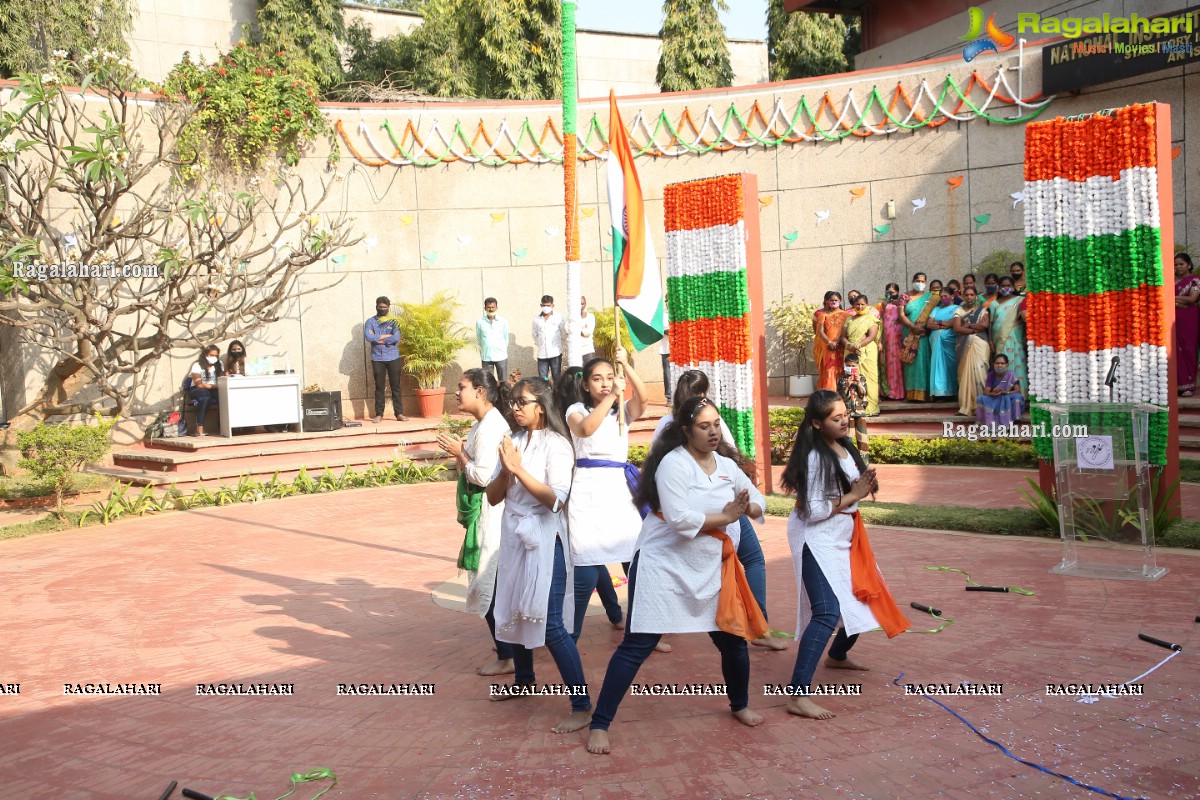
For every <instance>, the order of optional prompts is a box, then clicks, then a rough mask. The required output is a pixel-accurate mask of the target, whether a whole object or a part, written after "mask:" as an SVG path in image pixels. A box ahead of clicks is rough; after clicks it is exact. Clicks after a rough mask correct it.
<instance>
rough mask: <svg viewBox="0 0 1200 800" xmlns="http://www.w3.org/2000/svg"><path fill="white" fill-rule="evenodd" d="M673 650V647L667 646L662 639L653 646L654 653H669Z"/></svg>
mask: <svg viewBox="0 0 1200 800" xmlns="http://www.w3.org/2000/svg"><path fill="white" fill-rule="evenodd" d="M674 649H675V648H674V647H671V645H669V644H667V643H666V642H664V641H663V640H662V639H659V640H658V644H656V645H654V652H656V653H669V652H671V651H672V650H674Z"/></svg>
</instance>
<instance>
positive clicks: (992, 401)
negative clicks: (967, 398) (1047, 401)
mask: <svg viewBox="0 0 1200 800" xmlns="http://www.w3.org/2000/svg"><path fill="white" fill-rule="evenodd" d="M976 404H977V405H976V409H975V419H976V420H978V421H979V422H980V423H981V424H983V425H1011V424H1012V423H1014V422H1016V421H1017V420H1019V419H1020V418H1021V414H1022V412H1023V411H1024V405H1025V404H1024V402H1023V398H1022V397H1021V381H1020V380H1019V379H1018V378H1017V376H1016V373H1014V372H1013V371H1012V370H1011V369H1009V363H1008V356H1006V355H1004V353H996V357H995V358H993V359H992V370H991V372H989V373H988V376H987V382H986V383H985V384H984V387H983V391H982V392H981V393H980V394H979V397H977V398H976Z"/></svg>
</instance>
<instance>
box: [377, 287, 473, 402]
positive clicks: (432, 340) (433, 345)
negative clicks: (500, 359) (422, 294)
mask: <svg viewBox="0 0 1200 800" xmlns="http://www.w3.org/2000/svg"><path fill="white" fill-rule="evenodd" d="M458 307H459V303H457V302H456V301H455V300H454V299H453V298H451V297H450V295H449V294H448V293H447V292H445V291H442V292H438V293H437V294H435V295H434V296H433V297H432V298H431V299H430V300H429V302H427V303H401V304H400V313H399V314H397V315H396V316H395V317H393V318H392V319H395V320H396V323H397V324H398V325H399V326H400V355H402V356H403V357H404V369H405V371H406V372H408V373H409V374H410V375H412V376H413V377H414V378H416V379H417V385H418V386H420V387H421V388H422V389H435V388H437V387H438V386H441V385H442V370H444V369H445V368H446V366H447V365H448V364H450V363H452V362H453V361H454V356H455V355H456V354H457V353H458V351H459V350H461V349H462V348H464V347H466V346H467V345H468V344H470V343H471V342H473V341H474V338H473V337H471V336H469V335H468V334H469V331H467V329H466V328H464V327H462V326H461V325H459V324H458V323H457V322H455V321H454V310H455V309H456V308H458Z"/></svg>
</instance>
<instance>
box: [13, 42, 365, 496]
mask: <svg viewBox="0 0 1200 800" xmlns="http://www.w3.org/2000/svg"><path fill="white" fill-rule="evenodd" d="M87 66H88V68H87V69H85V70H84V71H85V72H86V73H87V78H86V79H85V80H84V81H83V82H82V87H81V88H80V89H77V90H76V89H67V88H66V87H64V86H62V85H61V84H60V83H59V79H58V78H56V77H55V76H54V75H52V74H43V75H25V76H22V77H21V78H20V80H19V84H18V86H17V87H16V88H15V90H13V92H12V94H11V96H10V97H9V98H8V100H7V102H5V103H4V104H3V105H0V325H3V326H8V327H10V328H12V329H14V330H15V332H16V334H17V337H18V338H19V341H20V342H21V344H22V356H23V358H24V359H25V361H26V362H27V363H28V362H29V361H31V360H32V359H33V358H36V357H44V360H45V364H46V367H47V368H48V372H47V374H46V378H45V383H44V385H43V386H42V387H41V388H40V390H39V391H37V392H36V394H35V396H34V397H33V398H32V399H31V400H29V401H28V402H27V403H25V405H24V406H23V407H22V408H20V409H18V410H16V412H15V413H14V414H13V415H12V417H11V419H10V423H11V424H10V427H9V428H8V430H7V431H6V432H5V438H4V440H3V444H2V445H0V466H2V467H3V468H4V470H5V471H6V472H9V473H11V472H12V471H13V468H14V467H15V465H16V461H17V458H18V456H19V453H18V452H17V450H16V446H15V440H16V433H17V432H19V431H22V430H29V429H32V428H33V427H34V426H35V425H36V424H37V422H38V421H39V420H42V419H46V418H49V417H55V416H63V415H72V414H84V413H100V414H102V415H107V416H113V415H122V414H126V413H128V409H129V406H130V403H131V400H132V399H133V398H134V393H135V390H136V388H137V386H138V382H139V375H141V374H143V373H144V372H145V370H147V368H149V367H150V366H151V365H153V364H154V363H155V362H157V361H158V360H159V359H160V358H162V357H163V356H164V355H165V354H167V353H169V352H170V351H171V350H173V349H176V348H183V347H187V348H193V349H198V348H199V347H200V346H201V344H202V343H209V342H213V341H217V340H227V339H230V338H238V337H241V336H244V335H245V334H247V333H248V332H250V331H253V330H254V329H256V328H259V327H261V326H263V325H266V324H269V323H271V322H274V321H275V320H276V319H277V318H278V316H279V314H280V313H281V311H282V309H283V307H284V306H285V304H287V303H290V302H293V301H294V300H295V298H296V297H297V296H299V295H300V294H304V293H307V292H309V291H316V289H309V290H306V291H301V290H300V289H299V287H298V284H297V279H298V278H299V276H300V274H301V273H302V272H303V271H304V269H305V268H306V267H308V266H310V265H312V264H313V263H315V262H318V261H322V260H323V259H325V258H327V257H329V256H330V255H331V254H333V253H335V252H336V251H338V250H339V249H342V248H344V247H347V246H349V245H352V244H354V243H355V242H357V241H358V239H352V238H351V235H352V234H351V224H350V223H351V220H350V219H349V218H347V217H346V215H345V214H342V213H338V214H333V215H328V216H325V217H322V216H318V215H317V214H316V213H314V212H315V211H316V209H318V208H319V207H320V206H321V204H322V203H323V202H325V200H326V199H327V198H328V197H329V196H330V193H331V190H332V188H333V186H334V185H335V182H336V175H334V174H333V173H332V172H331V171H329V170H327V175H326V176H325V177H323V178H322V179H321V180H320V181H319V190H318V189H317V188H316V187H315V186H313V185H312V184H315V183H318V182H317V181H311V180H310V185H307V186H306V184H305V183H304V181H303V180H301V179H300V177H299V176H298V175H297V174H296V172H295V171H294V170H293V169H291V168H288V167H286V166H284V165H279V164H276V165H273V166H272V167H271V168H270V169H269V170H268V171H267V172H266V173H265V174H263V175H261V176H258V177H249V178H247V177H245V176H235V175H211V176H210V175H204V174H202V175H201V176H200V178H199V179H198V180H196V181H192V182H184V181H183V180H182V179H181V178H180V176H179V169H180V167H183V166H188V165H186V164H182V163H180V161H179V159H178V156H177V154H176V140H177V138H178V135H179V132H180V130H181V129H182V128H183V126H184V125H185V124H186V123H187V121H188V120H189V118H190V116H191V115H192V114H193V113H194V110H193V109H192V108H190V107H188V106H186V105H181V104H178V103H173V102H168V101H167V99H166V98H161V97H152V96H148V95H145V94H138V93H137V89H138V88H139V86H140V84H139V82H138V81H137V79H136V77H135V76H134V73H133V71H132V69H131V68H130V66H129V64H128V62H127V61H125V60H124V59H121V60H119V61H118V60H116V59H115V58H106V57H105V56H103V55H101V56H99V57H98V58H96V59H94V60H92V63H90V64H89V65H87Z"/></svg>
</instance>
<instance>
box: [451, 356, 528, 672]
mask: <svg viewBox="0 0 1200 800" xmlns="http://www.w3.org/2000/svg"><path fill="white" fill-rule="evenodd" d="M507 395H508V386H507V385H505V384H500V383H498V382H497V381H496V376H495V375H493V374H492V372H491V370H484V369H478V368H476V369H469V370H467V371H466V372H464V373H463V375H462V377H461V378H459V381H458V389H457V390H456V391H455V392H454V398H455V399H456V400H457V401H458V410H459V411H462V412H465V413H467V414H470V415H471V416H472V417H474V418H475V424H474V425H472V426H471V431H470V433H468V434H467V438H466V439H465V440H464V439H458V438H455V437H453V436H449V435H447V434H445V433H439V434H438V437H437V442H438V446H439V447H441V448H442V449H443V450H445V451H446V452H447V453H449V454H450V455H451V456H453V457H454V459H455V460H456V461H457V462H458V493H457V495H456V500H457V505H458V522H459V524H460V525H462V526H463V527H464V528H465V529H466V535H465V536H464V538H463V545H462V549H461V550H460V551H459V554H458V568H459V569H465V570H466V571H467V576H468V582H467V613H469V614H478V615H479V616H481V617H483V618H484V619H485V620H486V621H487V624H488V630H490V631H491V633H492V642H493V643H494V644H495V647H496V660H495V661H493V662H491V663H489V664H486V665H484V666H482V667H480V668H479V669H477V670H475V672H476V674H479V675H503V674H505V673H509V672H512V671H513V660H512V658H513V656H512V645H511V644H509V643H508V642H502V641H500V640H499V639H497V638H496V618H495V616H494V613H493V610H494V609H495V607H496V598H495V593H496V565H497V564H498V563H499V557H498V556H499V552H500V521H501V519H503V517H504V503H503V501H501V502H500V504H499V505H495V506H490V505H488V504H487V503H485V502H484V492H486V491H487V485H488V484H489V483H491V482H492V478H494V477H495V476H496V474H497V473H498V472H499V471H500V443H501V442H502V441H503V440H504V437H505V435H507V434H508V433H509V431H511V430H512V429H511V427H510V426H509V423H508V420H507V419H506V418H505V417H506V414H505V412H507V410H508V397H507ZM501 409H504V411H501Z"/></svg>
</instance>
